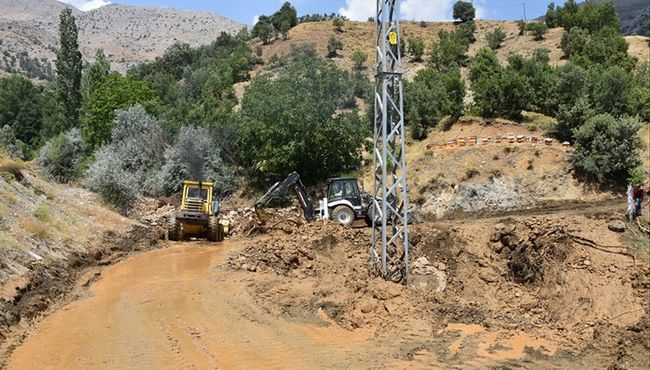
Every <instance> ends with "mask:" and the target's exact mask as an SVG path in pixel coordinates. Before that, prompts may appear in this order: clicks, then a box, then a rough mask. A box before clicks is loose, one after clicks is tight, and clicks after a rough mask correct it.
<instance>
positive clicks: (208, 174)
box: [155, 126, 237, 196]
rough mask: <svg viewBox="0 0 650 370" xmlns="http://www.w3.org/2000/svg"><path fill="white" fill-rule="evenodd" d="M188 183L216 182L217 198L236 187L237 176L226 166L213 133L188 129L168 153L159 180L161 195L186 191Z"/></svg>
mask: <svg viewBox="0 0 650 370" xmlns="http://www.w3.org/2000/svg"><path fill="white" fill-rule="evenodd" d="M184 179H193V180H196V181H212V182H214V184H215V187H214V192H215V194H216V195H217V196H225V195H228V194H230V193H231V192H232V191H233V190H234V189H235V187H236V185H237V182H236V180H235V176H234V172H233V170H232V169H231V168H229V167H228V166H226V165H225V163H224V162H223V160H222V159H221V156H220V153H219V147H218V146H216V145H215V142H214V140H213V135H212V134H211V132H210V131H209V130H208V129H206V128H203V127H192V126H186V127H183V128H182V129H181V132H180V133H179V135H178V138H177V139H176V142H175V143H174V145H173V146H171V147H170V148H168V149H167V150H166V151H165V164H164V165H163V166H162V168H161V169H160V171H158V173H157V174H156V176H155V183H156V184H158V185H159V186H160V187H159V188H158V189H157V193H158V194H164V195H170V194H173V193H176V192H178V191H180V190H181V189H182V183H183V180H184Z"/></svg>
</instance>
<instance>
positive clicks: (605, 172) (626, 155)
mask: <svg viewBox="0 0 650 370" xmlns="http://www.w3.org/2000/svg"><path fill="white" fill-rule="evenodd" d="M641 126H642V124H641V122H640V121H639V120H638V119H636V118H628V117H623V118H618V119H617V118H614V117H612V116H611V115H609V114H601V115H597V116H594V117H592V118H591V119H589V120H588V121H587V123H585V124H584V125H582V126H581V127H580V128H578V129H577V130H575V131H574V137H575V140H576V151H575V154H574V156H573V165H574V166H575V167H576V169H578V170H579V171H580V172H582V173H583V174H584V175H585V176H586V177H587V179H589V180H593V181H597V182H599V183H605V184H622V183H623V182H624V181H625V180H626V178H627V176H628V171H629V170H630V169H632V168H635V167H637V166H638V165H639V164H640V163H641V161H640V159H639V149H640V147H641V138H639V136H638V134H637V133H638V131H639V129H640V128H641Z"/></svg>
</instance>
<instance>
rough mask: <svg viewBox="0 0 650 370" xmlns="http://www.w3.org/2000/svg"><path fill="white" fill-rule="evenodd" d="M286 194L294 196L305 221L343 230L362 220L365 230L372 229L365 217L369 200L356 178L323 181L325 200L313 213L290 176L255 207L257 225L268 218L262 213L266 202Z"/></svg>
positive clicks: (297, 179) (293, 175)
mask: <svg viewBox="0 0 650 370" xmlns="http://www.w3.org/2000/svg"><path fill="white" fill-rule="evenodd" d="M290 190H293V192H294V193H295V194H296V197H297V198H298V202H299V203H300V207H301V208H302V210H303V213H304V216H305V219H306V220H307V221H313V220H315V219H317V218H318V219H330V218H331V219H334V220H336V221H337V222H338V223H340V224H341V225H343V226H346V227H347V226H351V225H352V223H353V222H354V221H355V220H365V222H366V224H367V225H368V226H372V218H371V217H370V214H369V213H370V212H369V210H370V208H371V207H370V206H371V204H372V196H371V195H370V194H369V193H367V192H365V191H363V187H362V186H360V183H359V180H358V179H357V178H354V177H339V178H332V179H329V180H327V197H326V198H323V199H322V200H320V202H319V208H318V209H315V208H314V202H313V201H312V199H311V197H310V196H309V193H307V190H306V189H305V186H304V185H303V183H302V181H301V180H300V175H299V174H298V173H297V172H292V173H290V174H289V176H287V178H286V179H284V180H283V181H280V182H277V183H275V184H274V185H273V186H272V187H271V188H270V189H269V191H268V192H266V194H264V196H263V197H262V198H260V199H259V200H258V201H257V202H256V203H255V212H256V213H257V216H258V218H259V219H260V221H262V222H263V223H264V222H266V221H267V218H268V216H267V215H266V214H265V213H264V212H263V209H264V208H265V207H266V206H267V205H268V204H269V202H270V201H271V200H273V199H275V198H277V197H278V196H280V195H282V194H284V193H286V192H288V191H290Z"/></svg>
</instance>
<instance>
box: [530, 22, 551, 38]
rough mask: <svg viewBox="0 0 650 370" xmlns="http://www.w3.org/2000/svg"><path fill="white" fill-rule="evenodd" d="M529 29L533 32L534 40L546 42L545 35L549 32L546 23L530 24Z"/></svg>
mask: <svg viewBox="0 0 650 370" xmlns="http://www.w3.org/2000/svg"><path fill="white" fill-rule="evenodd" d="M527 28H528V29H529V30H531V31H532V32H533V38H534V39H535V40H537V41H539V40H544V35H545V34H546V32H547V31H548V27H547V26H546V23H542V22H533V23H529V24H528V26H527Z"/></svg>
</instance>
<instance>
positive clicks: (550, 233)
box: [490, 218, 572, 284]
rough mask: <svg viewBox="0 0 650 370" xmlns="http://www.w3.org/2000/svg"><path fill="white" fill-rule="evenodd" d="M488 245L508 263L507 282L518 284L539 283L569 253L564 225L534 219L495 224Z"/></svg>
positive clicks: (569, 245)
mask: <svg viewBox="0 0 650 370" xmlns="http://www.w3.org/2000/svg"><path fill="white" fill-rule="evenodd" d="M490 242H491V243H493V244H492V249H493V250H494V252H496V253H497V254H499V255H500V256H501V257H502V258H505V259H507V260H508V269H509V274H510V277H511V279H512V280H513V281H515V282H517V283H520V284H535V283H539V282H542V281H543V280H544V279H545V277H546V275H547V274H548V272H549V271H554V270H555V269H556V265H557V264H561V263H562V262H564V261H565V260H566V259H567V257H568V256H569V255H570V253H571V250H572V240H571V236H570V235H569V233H568V232H567V231H566V228H565V225H563V224H559V223H558V224H553V223H548V222H547V221H546V220H541V219H536V218H532V219H530V220H526V221H525V222H524V223H522V224H520V225H517V224H514V223H512V224H507V225H506V224H503V223H499V224H497V225H495V232H494V233H493V234H492V236H491V237H490Z"/></svg>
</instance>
